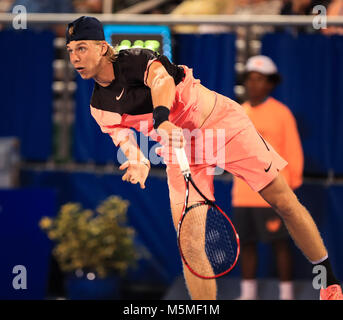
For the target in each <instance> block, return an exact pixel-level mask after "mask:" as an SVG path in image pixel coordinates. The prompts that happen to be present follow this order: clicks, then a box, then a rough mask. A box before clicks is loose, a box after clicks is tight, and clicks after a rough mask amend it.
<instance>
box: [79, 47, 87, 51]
mask: <svg viewBox="0 0 343 320" xmlns="http://www.w3.org/2000/svg"><path fill="white" fill-rule="evenodd" d="M78 50H79V51H80V52H84V51H86V47H79V48H78Z"/></svg>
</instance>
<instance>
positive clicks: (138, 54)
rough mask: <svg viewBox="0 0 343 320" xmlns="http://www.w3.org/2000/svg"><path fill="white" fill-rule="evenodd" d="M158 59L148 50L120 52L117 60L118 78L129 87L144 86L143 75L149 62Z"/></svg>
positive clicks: (136, 49) (139, 49)
mask: <svg viewBox="0 0 343 320" xmlns="http://www.w3.org/2000/svg"><path fill="white" fill-rule="evenodd" d="M156 59H158V55H157V54H156V53H155V52H154V51H151V50H148V49H141V48H135V49H128V50H121V51H120V52H119V55H118V58H117V61H116V63H117V66H118V69H119V72H120V77H121V78H122V79H125V82H127V83H128V84H130V85H135V84H144V75H145V72H146V70H147V67H148V64H149V62H150V61H153V60H156Z"/></svg>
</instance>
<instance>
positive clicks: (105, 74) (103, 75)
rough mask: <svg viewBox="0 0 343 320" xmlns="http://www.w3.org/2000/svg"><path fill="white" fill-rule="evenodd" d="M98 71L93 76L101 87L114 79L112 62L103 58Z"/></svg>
mask: <svg viewBox="0 0 343 320" xmlns="http://www.w3.org/2000/svg"><path fill="white" fill-rule="evenodd" d="M99 70H100V71H99V72H98V73H97V74H96V75H95V76H94V78H93V79H94V80H95V81H96V82H97V83H98V84H99V85H101V86H102V87H107V86H109V85H110V84H111V82H112V81H113V80H114V70H113V64H112V62H110V61H108V60H107V59H103V60H102V61H101V62H100V68H99Z"/></svg>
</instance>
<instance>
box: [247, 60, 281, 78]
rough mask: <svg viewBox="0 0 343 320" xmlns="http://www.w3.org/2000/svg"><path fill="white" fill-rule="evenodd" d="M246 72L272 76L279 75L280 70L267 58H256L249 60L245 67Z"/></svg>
mask: <svg viewBox="0 0 343 320" xmlns="http://www.w3.org/2000/svg"><path fill="white" fill-rule="evenodd" d="M245 71H246V72H253V71H254V72H259V73H262V74H264V75H271V74H276V73H278V69H277V67H276V65H275V63H274V62H273V60H272V59H270V58H269V57H267V56H262V55H261V56H254V57H251V58H249V59H248V61H247V64H246V66H245Z"/></svg>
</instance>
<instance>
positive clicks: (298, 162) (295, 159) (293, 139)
mask: <svg viewBox="0 0 343 320" xmlns="http://www.w3.org/2000/svg"><path fill="white" fill-rule="evenodd" d="M284 154H285V159H287V162H288V170H289V173H290V182H289V185H290V187H291V188H292V189H296V188H298V187H300V186H301V184H302V182H303V170H304V154H303V149H302V145H301V140H300V136H299V132H298V128H297V123H296V120H295V117H294V116H293V114H292V112H291V111H290V110H288V109H287V111H286V113H285V117H284Z"/></svg>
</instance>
